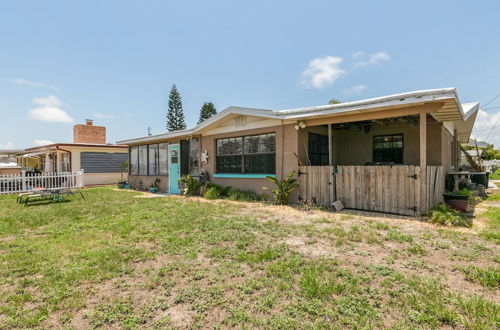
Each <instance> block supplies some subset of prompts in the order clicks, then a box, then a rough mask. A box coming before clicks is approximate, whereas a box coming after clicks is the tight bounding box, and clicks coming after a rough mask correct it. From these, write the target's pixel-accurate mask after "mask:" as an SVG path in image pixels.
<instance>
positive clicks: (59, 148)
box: [56, 146, 73, 172]
mask: <svg viewBox="0 0 500 330" xmlns="http://www.w3.org/2000/svg"><path fill="white" fill-rule="evenodd" d="M56 149H57V150H61V151H64V152H67V153H68V154H69V171H70V172H73V166H72V164H71V151H69V150H66V149H63V148H61V147H59V146H56ZM56 166H57V165H56Z"/></svg>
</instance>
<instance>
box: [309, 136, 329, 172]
mask: <svg viewBox="0 0 500 330" xmlns="http://www.w3.org/2000/svg"><path fill="white" fill-rule="evenodd" d="M308 139H309V143H308V146H309V152H308V156H309V161H310V162H311V165H312V166H324V165H328V164H329V160H328V136H326V135H319V134H314V133H309V135H308Z"/></svg>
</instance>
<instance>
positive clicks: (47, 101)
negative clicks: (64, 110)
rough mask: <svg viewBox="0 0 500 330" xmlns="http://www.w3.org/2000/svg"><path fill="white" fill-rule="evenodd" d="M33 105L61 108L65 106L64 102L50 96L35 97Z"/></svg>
mask: <svg viewBox="0 0 500 330" xmlns="http://www.w3.org/2000/svg"><path fill="white" fill-rule="evenodd" d="M33 103H35V104H38V105H45V106H52V107H60V106H62V105H63V104H62V102H61V101H60V100H59V99H58V98H57V97H55V96H54V95H49V96H47V97H35V98H34V99H33Z"/></svg>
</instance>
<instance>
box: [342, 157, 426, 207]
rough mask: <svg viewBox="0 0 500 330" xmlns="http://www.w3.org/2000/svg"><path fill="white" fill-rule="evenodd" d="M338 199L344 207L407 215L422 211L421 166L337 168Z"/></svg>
mask: <svg viewBox="0 0 500 330" xmlns="http://www.w3.org/2000/svg"><path fill="white" fill-rule="evenodd" d="M337 171H338V173H336V175H335V179H336V188H337V198H338V199H339V200H341V201H342V203H343V204H344V207H346V208H350V209H358V210H369V211H378V212H387V213H397V214H404V215H416V214H417V211H418V210H420V167H419V166H338V167H337Z"/></svg>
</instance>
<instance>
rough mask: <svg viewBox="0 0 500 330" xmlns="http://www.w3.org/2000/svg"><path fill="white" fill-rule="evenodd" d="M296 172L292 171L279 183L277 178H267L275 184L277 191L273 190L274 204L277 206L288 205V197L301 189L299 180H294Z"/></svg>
mask: <svg viewBox="0 0 500 330" xmlns="http://www.w3.org/2000/svg"><path fill="white" fill-rule="evenodd" d="M294 176H295V171H292V172H290V173H289V174H288V176H287V177H286V178H284V179H283V180H281V181H279V180H278V179H276V178H275V177H272V176H267V179H268V180H269V181H271V182H272V183H274V185H275V186H276V189H273V190H272V193H273V195H274V203H275V204H277V205H283V204H288V195H290V193H291V192H292V191H294V190H295V189H297V188H298V187H299V183H298V182H297V179H295V178H294Z"/></svg>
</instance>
